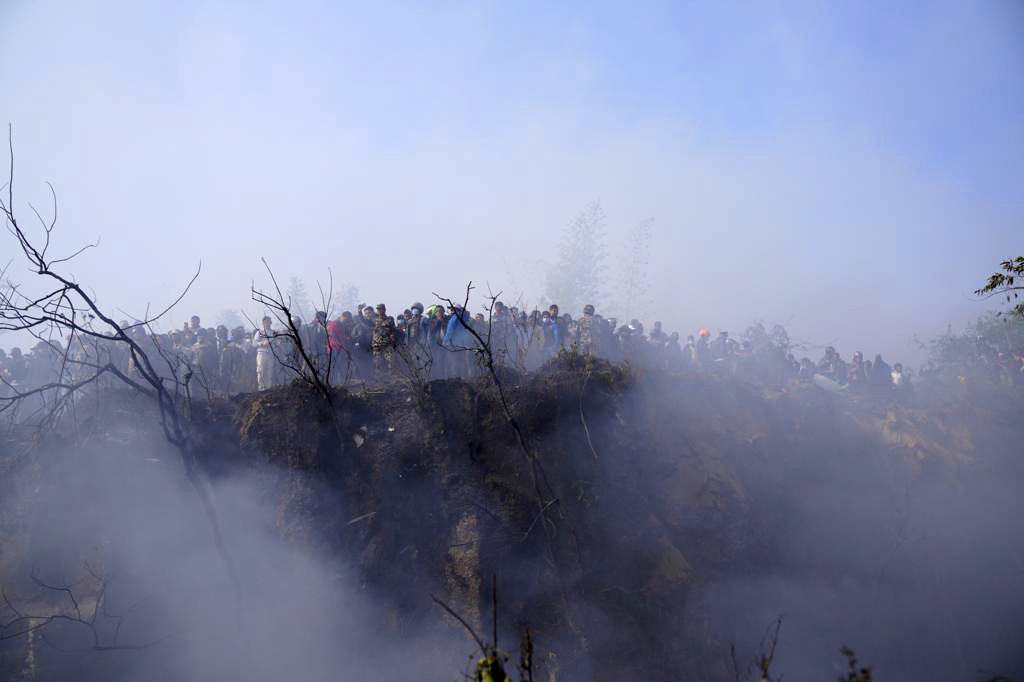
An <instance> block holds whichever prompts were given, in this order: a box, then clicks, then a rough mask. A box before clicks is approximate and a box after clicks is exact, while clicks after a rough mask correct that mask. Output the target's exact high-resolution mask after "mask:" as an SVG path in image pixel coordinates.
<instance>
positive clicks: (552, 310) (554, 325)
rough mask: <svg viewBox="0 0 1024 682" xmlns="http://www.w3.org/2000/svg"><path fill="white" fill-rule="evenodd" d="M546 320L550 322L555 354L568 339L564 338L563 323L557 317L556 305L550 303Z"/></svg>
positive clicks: (564, 329)
mask: <svg viewBox="0 0 1024 682" xmlns="http://www.w3.org/2000/svg"><path fill="white" fill-rule="evenodd" d="M548 318H549V319H550V320H551V341H552V343H553V344H554V345H553V349H554V352H555V353H557V352H558V349H559V348H561V347H562V346H564V345H565V344H566V342H567V341H568V338H566V328H565V322H564V321H563V320H562V319H561V318H560V317H559V315H558V305H557V304H555V303H552V304H551V305H550V306H548Z"/></svg>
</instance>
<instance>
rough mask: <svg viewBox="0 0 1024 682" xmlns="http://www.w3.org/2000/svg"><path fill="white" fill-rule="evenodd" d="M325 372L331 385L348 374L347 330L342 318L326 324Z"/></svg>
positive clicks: (339, 317)
mask: <svg viewBox="0 0 1024 682" xmlns="http://www.w3.org/2000/svg"><path fill="white" fill-rule="evenodd" d="M350 317H351V314H350ZM327 370H328V379H329V380H330V381H331V382H332V383H337V382H338V381H340V380H341V378H342V377H344V376H347V374H348V330H347V328H346V325H345V320H344V318H343V317H342V316H338V318H337V319H335V320H331V321H330V322H328V323H327Z"/></svg>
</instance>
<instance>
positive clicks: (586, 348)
mask: <svg viewBox="0 0 1024 682" xmlns="http://www.w3.org/2000/svg"><path fill="white" fill-rule="evenodd" d="M598 334H599V330H598V329H597V322H596V320H595V319H594V306H593V305H591V304H590V303H588V304H587V305H585V306H583V317H581V318H580V319H579V320H578V321H577V322H576V334H575V344H576V347H577V348H578V349H579V351H580V352H581V353H584V354H587V355H590V354H592V353H595V352H596V351H597V344H596V337H597V335H598Z"/></svg>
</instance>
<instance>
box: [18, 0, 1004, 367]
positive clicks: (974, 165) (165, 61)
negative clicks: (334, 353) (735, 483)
mask: <svg viewBox="0 0 1024 682" xmlns="http://www.w3.org/2000/svg"><path fill="white" fill-rule="evenodd" d="M1022 78H1024V5H1022V4H1020V3H1018V2H1011V1H1008V0H992V1H991V2H976V3H963V2H908V3H881V2H872V3H838V2H835V3H778V2H745V3H723V2H709V3H684V2H666V3H657V2H652V3H602V2H588V3H530V2H517V3H493V2H479V3H429V4H427V3H425V4H413V3H387V2H375V3H351V4H348V3H340V2H304V1H302V0H298V1H295V2H290V3H266V2H188V1H185V0H182V1H179V2H174V3H170V2H168V3H159V2H151V3H138V2H116V1H112V2H103V3H99V2H85V1H83V2H76V3H67V2H47V1H46V0H39V1H31V2H30V1H28V0H0V118H3V119H5V120H6V121H9V122H10V123H11V124H12V125H13V130H14V147H15V165H16V168H15V200H16V202H17V203H16V208H17V209H18V211H19V213H20V215H21V216H22V219H23V221H25V222H26V223H27V222H28V221H27V217H26V216H29V217H31V212H30V210H29V208H28V205H27V204H28V202H32V203H33V204H34V205H35V206H37V207H39V208H41V209H44V208H45V207H46V206H49V201H50V200H49V194H48V189H47V188H46V185H45V182H47V181H49V182H52V183H53V185H54V187H55V190H56V192H57V196H58V201H59V207H58V210H59V222H58V236H57V248H58V249H63V250H64V251H65V252H70V251H73V250H74V249H75V248H77V247H78V246H80V245H82V244H83V243H87V242H89V241H92V240H95V239H97V238H98V239H99V240H100V245H99V248H97V249H94V250H92V251H89V252H87V253H86V254H84V255H83V256H82V257H81V258H80V259H78V260H77V261H76V262H75V263H74V264H73V266H71V267H70V269H71V271H72V272H73V273H74V275H75V276H76V277H78V278H79V280H80V281H82V282H86V283H88V285H89V286H90V287H91V288H92V289H94V290H95V292H96V294H97V296H98V297H99V299H100V301H101V302H102V303H103V304H104V305H107V306H110V307H114V308H116V309H118V310H121V311H124V313H125V316H126V317H127V316H132V317H141V316H142V315H143V314H144V311H145V309H146V306H147V305H151V306H152V307H153V308H160V307H162V306H163V305H165V304H166V303H167V302H169V301H171V300H173V299H174V298H175V297H176V296H177V293H178V291H179V290H180V288H181V287H182V286H183V285H184V284H185V283H186V282H187V281H188V279H189V278H190V276H191V274H192V272H193V271H194V270H195V268H196V267H197V265H198V264H199V263H200V262H201V263H202V273H201V275H200V278H199V279H198V281H197V282H196V284H195V285H194V287H193V289H192V290H191V291H190V292H189V294H188V296H187V297H186V298H185V300H184V301H183V302H182V304H181V305H180V306H179V308H178V309H176V310H175V311H174V312H173V314H172V316H171V317H170V318H169V319H168V324H175V325H177V324H180V323H181V322H183V321H184V320H185V319H187V317H188V316H189V315H191V314H192V313H193V312H196V313H199V314H200V315H201V316H203V317H204V319H205V321H208V322H213V321H215V319H216V318H217V316H218V315H219V314H220V312H221V311H223V310H224V309H246V310H247V311H249V312H250V313H255V312H257V311H256V308H255V307H254V305H253V304H252V303H251V301H250V300H249V298H250V296H249V287H250V284H251V283H253V282H254V281H255V282H256V284H257V285H264V284H266V274H265V271H264V269H263V265H262V263H261V262H260V258H261V257H265V258H266V259H267V260H268V262H269V263H270V265H271V267H272V268H273V270H274V272H275V273H276V274H277V275H278V277H279V278H280V279H282V280H287V278H288V277H290V276H299V277H301V278H303V279H304V280H305V281H306V283H307V287H308V288H309V289H313V290H315V288H316V285H315V282H316V281H317V280H320V281H323V282H326V281H327V279H328V272H329V271H330V273H331V274H332V276H333V278H334V281H335V282H336V283H341V282H346V283H348V282H351V283H353V284H355V285H357V286H358V287H359V288H360V291H361V298H362V299H363V300H365V301H366V302H368V303H371V304H375V303H377V302H380V301H383V302H386V303H388V304H389V307H390V308H392V309H394V308H395V307H398V308H402V307H405V306H408V305H409V304H410V303H411V302H412V301H414V300H420V301H424V302H429V301H430V300H431V299H432V292H438V293H441V294H444V295H450V296H453V297H457V296H459V295H460V293H461V292H462V291H463V289H464V287H465V285H466V282H467V281H469V280H473V281H474V282H478V283H480V284H481V286H483V287H485V288H486V286H487V285H488V284H489V285H490V286H491V287H492V288H493V289H494V290H496V291H499V290H501V291H511V290H517V291H519V290H522V291H523V292H524V295H525V297H526V298H527V299H528V300H540V298H541V297H543V295H544V277H543V273H544V272H545V270H546V268H548V267H550V266H551V264H552V263H554V262H555V261H556V260H557V253H556V252H557V243H558V237H559V234H560V232H561V230H562V229H563V228H564V227H565V225H566V224H567V223H568V222H569V221H570V220H571V219H572V218H573V216H574V215H575V214H577V213H578V212H579V211H580V210H581V209H582V208H583V207H584V206H585V205H586V204H587V203H588V202H590V201H594V200H598V201H600V202H601V205H602V207H603V208H604V210H605V213H606V214H607V216H608V231H609V247H610V249H611V257H612V259H613V261H617V260H619V259H621V258H622V257H623V256H622V253H624V251H623V250H621V249H620V248H619V245H620V244H621V242H622V240H623V239H625V238H626V235H627V234H628V230H629V229H630V228H631V227H633V226H634V225H636V224H637V223H639V222H640V221H642V220H645V219H648V218H652V219H653V220H654V232H653V239H652V254H651V259H650V267H651V270H650V275H651V282H652V287H651V296H650V297H651V299H652V300H653V305H652V306H649V308H648V309H646V310H640V311H638V313H642V314H643V317H644V318H645V320H646V321H647V322H648V324H649V322H650V321H651V320H652V319H655V318H656V319H661V320H663V321H664V322H665V326H666V327H667V328H668V329H669V330H673V329H677V330H679V331H680V332H681V333H682V334H683V335H684V336H685V335H686V334H687V333H692V332H693V331H694V330H696V329H697V328H698V327H708V328H711V329H713V330H716V329H728V330H732V331H733V332H734V333H736V332H738V331H741V330H742V328H744V327H745V326H746V325H747V324H749V323H750V322H752V321H754V320H758V319H760V320H764V321H766V322H769V323H774V322H779V323H784V324H785V325H786V326H787V327H788V328H789V329H790V332H791V335H792V336H793V337H795V338H797V339H800V340H802V341H804V342H806V343H807V344H808V347H809V348H810V349H811V350H808V354H812V355H813V354H814V353H816V352H817V351H816V350H814V349H816V347H817V346H820V345H823V344H826V343H835V344H836V345H837V347H838V348H839V350H840V352H841V353H842V354H843V355H844V356H845V357H849V355H850V354H852V352H853V351H854V350H863V351H864V352H865V354H873V353H875V352H881V353H883V354H885V355H886V357H887V359H889V360H890V361H893V360H900V359H903V360H919V359H920V357H921V354H920V351H918V350H916V346H915V342H914V339H915V337H920V338H929V337H931V336H934V335H936V334H937V333H940V332H941V331H943V330H944V329H945V328H946V326H947V324H953V325H954V327H959V326H961V325H963V324H964V323H965V322H967V321H968V320H970V319H972V318H974V317H976V316H977V315H979V314H981V313H982V312H983V311H985V310H988V309H990V308H992V303H988V304H985V303H979V302H978V301H976V300H975V299H974V297H973V296H972V295H971V292H972V291H973V290H974V289H976V288H977V287H978V286H979V285H980V284H981V283H982V282H983V280H984V278H985V276H986V275H987V274H989V273H990V272H992V271H993V270H994V269H995V268H996V266H997V264H998V262H999V261H1000V260H1002V259H1004V258H1007V257H1010V256H1014V255H1019V254H1020V253H1022V252H1024V187H1022V179H1024V89H1022V88H1021V87H1020V83H1021V82H1022ZM13 252H14V245H13V243H11V242H8V243H7V244H6V245H5V246H2V247H0V259H2V260H3V262H6V261H7V260H8V258H10V257H12V256H13V255H14V253H13ZM9 254H10V255H9ZM612 265H613V267H612V271H613V272H614V271H615V267H614V266H615V265H616V262H613V263H612ZM9 274H11V275H14V276H17V277H30V275H29V274H28V273H24V272H22V273H21V274H18V273H16V272H14V271H11V273H9ZM615 286H616V282H615V281H614V280H610V281H609V283H608V289H609V291H610V290H612V289H614V288H615ZM609 296H611V294H609ZM594 303H595V305H596V306H597V308H598V312H600V311H601V308H602V302H601V301H595V302H594ZM569 312H574V313H578V311H569ZM0 345H8V344H6V343H4V341H3V340H0Z"/></svg>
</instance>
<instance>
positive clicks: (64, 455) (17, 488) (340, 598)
mask: <svg viewBox="0 0 1024 682" xmlns="http://www.w3.org/2000/svg"><path fill="white" fill-rule="evenodd" d="M156 442H157V445H155V446H154V447H153V452H147V451H139V450H138V449H137V448H135V447H131V448H108V449H104V450H102V451H97V450H95V449H90V448H80V449H75V450H66V451H62V452H49V453H46V455H45V456H44V457H40V458H39V460H38V465H37V466H34V467H31V468H29V469H27V470H25V471H23V472H22V474H21V475H20V476H19V477H18V479H17V480H10V479H9V480H8V481H7V482H6V483H5V486H7V490H8V491H10V492H11V493H12V494H11V495H5V498H4V505H3V506H4V509H3V516H4V518H5V519H7V520H10V519H12V518H15V517H19V513H20V514H24V515H26V516H21V517H20V518H22V519H23V520H24V522H25V527H24V528H23V529H22V530H23V533H22V534H20V535H19V534H16V533H14V532H11V527H10V526H8V527H7V528H6V529H5V531H6V532H5V541H4V544H5V552H4V555H5V556H4V564H5V565H4V569H5V570H4V571H3V573H4V577H3V580H4V582H5V589H6V594H7V595H8V597H10V598H11V600H12V603H13V604H14V605H15V607H16V608H19V610H22V611H23V612H25V613H29V614H32V613H39V614H45V613H48V612H50V609H53V608H61V609H65V610H69V611H70V609H71V608H72V606H71V604H70V602H69V601H68V599H67V598H66V597H65V596H64V595H63V594H62V593H58V592H53V591H47V590H42V589H39V588H38V586H36V585H34V584H33V583H32V582H31V580H30V576H31V575H33V574H34V575H35V576H36V577H37V578H38V579H39V580H41V581H42V582H45V583H47V584H50V585H54V586H63V585H65V584H72V585H73V588H72V589H73V591H75V592H76V593H77V598H78V600H79V603H80V606H81V609H82V611H83V613H85V615H86V617H87V618H88V617H90V616H91V613H92V610H93V608H95V597H96V587H97V583H96V581H94V580H92V579H91V578H90V576H89V571H93V572H96V573H97V574H99V575H101V576H103V577H105V578H106V579H107V580H108V587H107V594H106V600H105V602H104V604H103V607H102V608H101V610H100V614H99V616H98V617H97V620H96V622H97V630H98V632H99V633H100V636H101V638H100V644H101V645H103V646H107V645H112V644H117V645H119V646H122V647H128V648H127V649H122V650H113V651H91V650H88V649H89V647H91V646H92V645H93V644H94V642H93V641H92V639H91V634H90V633H89V631H88V630H87V629H86V628H84V627H82V626H80V625H76V624H64V623H60V622H57V623H54V624H53V625H50V626H48V627H47V628H46V629H45V631H42V632H37V633H35V635H34V637H20V638H16V639H13V640H10V641H5V642H0V656H2V657H0V662H2V665H0V670H3V671H4V673H5V674H6V675H9V677H8V678H7V679H15V678H16V675H23V676H24V679H79V680H137V679H147V680H156V681H160V680H167V681H171V680H175V681H177V680H236V679H238V680H240V679H246V680H268V681H270V680H282V679H301V680H338V679H367V680H369V679H386V678H389V677H391V676H393V675H395V674H398V672H397V671H402V670H411V669H415V670H417V671H418V674H419V675H421V676H422V677H423V678H424V679H443V678H446V677H448V676H450V675H452V674H453V673H454V671H458V670H459V669H461V668H463V667H464V666H465V657H464V656H463V655H462V654H464V653H468V652H470V651H471V650H472V648H471V646H468V645H467V644H468V640H467V639H466V638H465V637H464V636H463V635H462V634H461V633H459V632H457V631H455V630H449V629H448V628H445V627H439V626H438V622H439V621H438V620H435V621H434V623H433V626H432V627H428V626H427V625H425V624H422V623H417V622H404V621H401V620H398V619H397V616H396V614H395V613H394V612H393V611H389V610H388V608H387V607H386V601H384V600H381V599H379V598H377V597H375V595H373V594H372V591H371V590H368V589H367V588H366V586H365V585H363V584H361V582H360V580H359V578H358V577H356V576H354V575H353V574H352V572H351V571H350V570H349V567H348V563H347V560H346V557H344V556H338V555H331V554H329V553H326V552H318V550H317V548H316V546H315V545H312V544H311V543H306V542H294V543H290V542H288V541H287V540H285V539H284V536H283V534H282V532H281V531H280V530H279V529H278V528H276V525H275V524H276V522H277V517H278V514H279V513H280V509H278V508H277V507H276V505H277V503H278V501H279V500H278V494H277V493H278V492H279V490H278V489H277V486H278V485H279V481H280V475H279V472H277V473H275V472H273V471H270V470H252V469H250V470H248V471H246V472H243V473H239V472H238V471H236V473H234V474H232V475H230V476H227V477H225V478H222V479H219V480H217V481H216V483H215V484H214V486H213V496H214V499H215V504H216V507H217V512H218V515H219V519H220V523H221V525H222V529H223V533H224V538H225V544H226V548H227V551H228V553H229V554H230V556H231V558H232V560H233V562H234V564H235V566H236V567H237V573H238V579H239V583H240V586H241V594H242V596H241V602H240V604H239V603H237V602H236V600H235V597H234V594H235V593H234V590H233V588H232V585H231V583H230V581H229V580H228V576H227V573H226V571H225V568H224V565H223V563H222V562H221V559H220V557H219V555H218V553H217V552H216V551H215V548H214V545H213V541H212V537H211V531H210V525H209V523H208V521H207V520H206V518H205V517H204V516H203V514H202V513H201V511H200V509H199V507H198V500H197V499H196V497H195V493H194V491H193V490H192V489H191V487H190V486H189V484H188V483H187V482H186V481H185V478H184V476H183V475H182V473H181V468H180V464H179V463H178V461H177V460H176V455H175V453H174V452H172V451H168V450H167V449H165V448H161V447H160V446H159V441H156ZM336 494H337V493H335V495H336ZM19 510H20V512H19ZM19 540H20V541H22V542H19ZM428 599H429V597H428V595H426V594H424V595H423V600H424V602H425V603H427V601H428ZM10 617H11V614H10V613H5V614H4V616H3V618H4V620H7V619H8V618H10ZM118 618H120V619H122V620H121V624H120V632H119V634H118V636H117V638H116V640H115V639H114V637H113V632H114V628H115V626H117V622H118ZM137 645H144V648H142V649H141V650H133V649H132V648H131V647H134V646H137ZM29 646H31V647H35V648H36V650H35V652H34V655H32V656H28V655H27V648H28V647H29ZM81 648H85V651H69V652H64V651H62V650H75V649H81ZM27 659H34V661H35V663H34V664H33V665H34V666H35V667H34V669H33V670H31V671H29V670H28V669H27V668H25V667H22V666H23V663H24V661H26V660H27Z"/></svg>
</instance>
